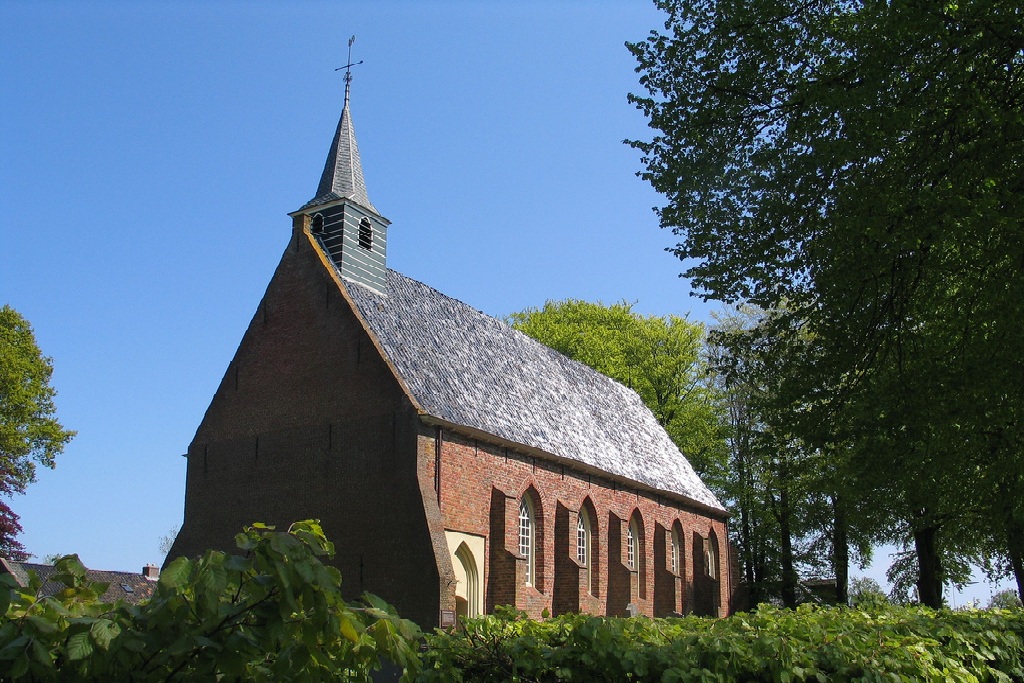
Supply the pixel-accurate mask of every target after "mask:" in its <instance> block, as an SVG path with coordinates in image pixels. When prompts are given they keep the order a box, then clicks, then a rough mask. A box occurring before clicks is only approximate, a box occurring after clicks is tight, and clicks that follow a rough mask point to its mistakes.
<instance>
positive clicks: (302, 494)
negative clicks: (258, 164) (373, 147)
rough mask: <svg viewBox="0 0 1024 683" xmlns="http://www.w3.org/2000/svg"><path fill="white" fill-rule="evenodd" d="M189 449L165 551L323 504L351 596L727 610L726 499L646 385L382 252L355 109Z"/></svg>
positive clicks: (406, 602) (601, 610)
mask: <svg viewBox="0 0 1024 683" xmlns="http://www.w3.org/2000/svg"><path fill="white" fill-rule="evenodd" d="M350 83H351V79H350V78H349V77H346V86H345V100H344V106H343V108H342V112H341V119H340V121H339V123H338V128H337V132H336V133H335V135H334V140H333V142H332V143H331V147H330V152H329V154H328V157H327V163H326V166H325V167H324V170H323V175H322V176H321V178H320V184H319V186H318V187H317V189H316V194H315V196H314V197H313V198H312V199H311V200H310V201H308V202H306V203H305V204H304V205H303V206H302V207H301V208H299V209H298V210H297V211H294V212H293V213H291V214H290V216H291V218H292V230H291V236H290V238H289V240H288V244H287V247H286V248H285V251H284V255H283V256H282V257H281V262H280V264H279V265H278V267H277V270H276V271H275V273H274V275H273V277H272V279H271V280H270V284H269V285H268V286H267V290H266V293H265V294H264V296H263V300H262V301H261V302H260V304H259V306H258V307H257V309H256V313H255V315H254V316H253V318H252V321H251V322H250V323H249V328H248V329H247V330H246V332H245V335H244V336H243V337H242V341H241V343H240V344H239V347H238V350H237V351H236V352H235V356H234V358H233V360H232V361H231V363H230V365H229V366H228V368H227V371H226V372H225V374H224V378H223V380H222V381H221V383H220V386H219V388H218V389H217V391H216V393H215V394H214V396H213V400H212V401H211V403H210V406H209V408H208V409H207V411H206V414H205V416H204V418H203V420H202V422H201V424H200V425H199V428H198V430H197V431H196V435H195V438H194V439H193V441H192V443H191V445H190V446H189V448H188V454H187V459H188V466H187V478H186V489H185V513H184V521H183V524H182V527H181V530H180V532H179V533H178V536H177V539H176V540H175V543H174V546H173V548H172V550H171V552H170V554H169V555H168V559H173V558H174V557H177V556H181V555H187V556H193V555H198V554H200V553H201V552H202V551H204V550H205V549H207V548H220V549H225V550H233V549H234V545H233V538H234V535H235V534H236V533H237V532H238V531H239V530H240V529H241V528H242V527H243V526H245V525H248V524H251V523H253V522H266V523H268V524H274V525H277V526H278V528H287V526H288V525H289V524H290V523H291V522H293V521H296V520H300V519H308V518H313V519H319V520H321V524H322V525H323V528H324V530H325V532H326V533H327V536H328V538H330V539H331V540H332V541H333V542H334V543H335V546H336V548H337V555H336V557H335V558H334V560H333V563H334V564H335V565H336V566H337V567H338V568H339V569H340V570H341V573H342V587H343V589H344V590H345V592H346V594H347V595H349V596H353V597H354V596H356V595H358V594H360V593H361V592H362V591H364V590H367V591H370V592H372V593H375V594H377V595H380V596H381V597H383V598H384V599H385V600H387V601H389V602H391V603H392V604H394V605H395V606H396V607H397V608H398V610H399V613H400V614H401V615H402V616H404V617H407V618H409V619H412V620H414V621H416V622H417V623H419V624H420V625H421V626H423V627H426V628H432V627H434V626H449V625H451V624H453V623H454V620H455V619H456V617H457V616H459V615H470V616H472V615H477V614H482V613H486V612H489V611H491V610H493V609H494V607H495V606H498V605H513V606H515V607H517V608H519V609H522V610H525V611H526V612H527V613H528V614H529V615H531V616H533V617H540V616H541V615H542V613H544V612H545V610H547V611H548V612H550V613H551V614H560V613H564V612H576V611H582V612H588V613H591V614H607V615H629V614H645V615H651V616H664V615H669V614H678V613H698V614H706V615H724V614H726V613H728V611H729V609H730V605H729V600H730V595H731V590H730V587H731V573H732V566H731V562H730V553H729V552H728V543H727V538H728V537H727V532H726V521H727V515H726V512H725V510H724V508H723V507H722V505H721V503H720V502H719V501H718V500H717V499H716V498H715V496H714V495H713V494H712V493H711V492H710V491H709V490H708V489H707V487H706V486H705V485H704V484H703V483H702V482H701V480H700V479H699V478H698V476H697V475H696V474H695V473H694V471H693V468H692V467H691V466H690V463H689V462H688V461H687V459H686V457H685V456H684V455H683V454H682V453H680V451H679V449H678V448H677V447H676V446H675V445H674V444H673V442H672V441H671V440H670V439H669V437H668V435H667V434H666V433H665V430H664V429H662V427H661V426H660V425H659V424H658V422H657V421H656V420H655V418H654V415H653V414H652V413H651V411H650V410H648V409H647V407H646V406H645V405H644V404H643V402H642V401H641V400H640V397H639V396H638V395H637V394H636V393H635V392H633V391H632V390H630V389H627V388H626V387H624V386H623V385H621V384H619V383H617V382H615V381H613V380H611V379H609V378H608V377H606V376H604V375H602V374H600V373H598V372H596V371H594V370H592V369H591V368H589V367H587V366H585V365H583V364H581V363H578V362H576V361H573V360H570V359H569V358H567V357H565V356H563V355H562V354H560V353H558V352H556V351H553V350H551V349H549V348H547V347H546V346H543V345H542V344H540V343H538V342H536V341H534V340H533V339H531V338H529V337H527V336H526V335H524V334H522V333H520V332H518V331H517V330H514V329H513V328H512V327H510V326H509V325H507V324H506V323H505V322H503V321H501V320H497V319H495V318H492V317H489V316H487V315H485V314H483V313H481V312H480V311H478V310H476V309H474V308H472V307H471V306H468V305H467V304H464V303H462V302H461V301H458V300H456V299H452V298H450V297H448V296H445V295H444V294H442V293H441V292H438V291H437V290H435V289H432V288H431V287H429V286H428V285H426V284H423V283H421V282H417V281H415V280H413V279H410V278H408V277H406V276H404V275H402V274H400V273H397V272H395V271H393V270H389V269H388V268H387V262H386V257H387V246H388V227H389V221H388V220H387V219H386V218H385V217H384V216H383V215H382V214H381V213H380V212H379V211H378V210H377V208H376V207H375V206H374V205H373V204H372V203H371V202H370V199H369V196H368V195H367V189H366V183H365V181H364V178H363V171H362V166H361V163H360V159H359V151H358V148H357V146H356V138H355V133H354V130H353V126H352V116H351V112H350V107H349V91H350Z"/></svg>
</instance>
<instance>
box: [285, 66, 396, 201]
mask: <svg viewBox="0 0 1024 683" xmlns="http://www.w3.org/2000/svg"><path fill="white" fill-rule="evenodd" d="M351 84H352V77H351V74H346V75H345V104H344V106H343V107H342V109H341V118H340V119H339V120H338V129H337V131H335V133H334V140H333V142H331V151H330V152H328V153H327V162H326V163H325V164H324V172H323V175H321V176H320V185H319V186H317V188H316V196H315V197H314V198H313V199H311V200H309V201H308V202H306V204H305V205H304V206H303V207H302V208H303V209H306V208H309V207H311V206H317V205H320V204H327V203H328V202H333V201H335V200H338V199H351V200H352V201H354V202H356V203H357V204H359V205H360V206H363V207H365V208H367V209H369V210H371V211H373V212H374V213H377V214H378V215H379V212H378V211H377V209H376V208H375V207H374V206H373V204H371V203H370V198H369V196H367V194H366V181H365V180H364V179H363V164H362V162H360V161H359V146H358V145H356V132H355V128H353V126H352V112H351V111H350V110H349V90H350V86H351ZM300 210H301V209H300Z"/></svg>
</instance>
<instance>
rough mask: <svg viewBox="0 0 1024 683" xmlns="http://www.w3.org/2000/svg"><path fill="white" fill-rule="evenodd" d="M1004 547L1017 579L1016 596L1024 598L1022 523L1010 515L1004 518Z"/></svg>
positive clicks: (1023, 537) (1023, 535) (1023, 540)
mask: <svg viewBox="0 0 1024 683" xmlns="http://www.w3.org/2000/svg"><path fill="white" fill-rule="evenodd" d="M1006 547H1007V550H1008V552H1009V555H1010V565H1011V566H1012V567H1013V577H1014V578H1015V579H1016V580H1017V596H1018V597H1019V598H1020V599H1021V600H1024V525H1021V523H1020V522H1017V521H1015V520H1014V519H1013V518H1011V517H1007V519H1006Z"/></svg>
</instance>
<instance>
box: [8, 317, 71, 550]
mask: <svg viewBox="0 0 1024 683" xmlns="http://www.w3.org/2000/svg"><path fill="white" fill-rule="evenodd" d="M52 373H53V365H52V363H51V361H50V359H49V358H47V357H45V356H43V354H42V352H41V351H40V350H39V347H38V346H37V345H36V340H35V336H34V335H33V334H32V327H31V326H30V325H29V324H28V322H27V321H26V320H25V318H23V317H22V316H21V315H20V314H19V313H18V312H17V311H15V310H14V309H13V308H11V307H10V306H8V305H6V304H5V305H4V306H3V307H0V496H4V497H10V496H11V495H13V494H15V493H24V491H25V487H26V486H28V484H30V483H31V482H33V481H35V478H36V475H35V473H36V464H37V463H38V464H41V465H44V466H46V467H50V468H52V467H53V466H54V463H55V459H56V457H57V456H58V455H59V454H60V453H61V451H63V450H64V446H65V445H66V444H67V443H68V442H69V441H70V440H71V438H72V437H73V436H74V435H75V432H72V431H68V430H66V429H64V428H63V427H62V426H61V424H60V423H59V422H58V421H57V418H56V417H55V413H56V408H55V407H54V405H53V397H54V395H55V394H56V391H55V390H54V389H53V387H51V386H50V375H51V374H52ZM20 532H21V525H20V524H19V523H18V516H17V515H16V514H15V513H14V512H13V511H12V510H11V509H10V507H9V506H8V505H7V504H6V503H5V502H4V501H3V500H0V556H4V557H11V558H14V559H20V560H23V559H26V557H27V556H26V554H25V549H24V547H23V546H22V545H21V543H19V542H18V540H17V535H18V534H19V533H20Z"/></svg>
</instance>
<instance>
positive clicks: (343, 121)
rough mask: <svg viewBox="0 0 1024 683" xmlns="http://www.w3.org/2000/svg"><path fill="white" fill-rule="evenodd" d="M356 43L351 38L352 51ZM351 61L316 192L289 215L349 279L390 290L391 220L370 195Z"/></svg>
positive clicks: (377, 289)
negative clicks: (352, 107) (353, 96)
mask: <svg viewBox="0 0 1024 683" xmlns="http://www.w3.org/2000/svg"><path fill="white" fill-rule="evenodd" d="M353 40H354V37H353ZM352 42H353V41H352V40H350V41H349V48H350V53H351V46H352ZM351 61H352V60H351V59H349V62H350V63H349V64H348V66H347V67H345V68H346V72H345V102H344V104H343V105H342V108H341V118H340V119H339V120H338V128H337V130H336V131H335V133H334V140H333V141H332V142H331V149H330V151H329V152H328V153H327V161H326V163H325V164H324V171H323V173H322V174H321V176H320V184H319V185H318V186H317V188H316V195H315V196H314V197H313V199H311V200H309V201H308V202H306V203H305V204H304V205H303V206H302V207H301V208H300V209H299V210H298V211H294V212H292V213H291V214H289V215H290V216H291V217H292V220H293V225H294V227H295V228H296V229H301V228H305V227H306V226H308V228H309V230H310V232H311V233H312V234H313V235H314V236H315V237H316V238H317V239H318V240H319V242H320V244H321V246H322V247H323V249H324V251H325V252H326V253H327V255H328V256H329V257H330V259H331V261H332V263H333V264H334V266H335V268H337V269H338V272H339V273H340V274H341V276H342V277H343V278H345V279H347V280H351V281H354V282H358V283H359V284H361V285H365V286H366V287H369V288H370V289H373V290H374V291H376V292H379V293H381V294H385V293H386V277H385V276H386V272H387V234H388V225H390V224H391V221H389V220H388V219H386V218H384V217H383V216H381V215H380V213H378V212H377V209H376V208H375V207H374V206H373V204H372V203H370V198H369V196H368V195H367V193H366V180H365V178H364V177H363V165H362V162H360V160H359V146H358V145H357V144H356V134H355V128H354V127H353V126H352V112H351V110H350V107H349V99H350V94H351V86H352V73H351V66H352V64H351Z"/></svg>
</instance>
